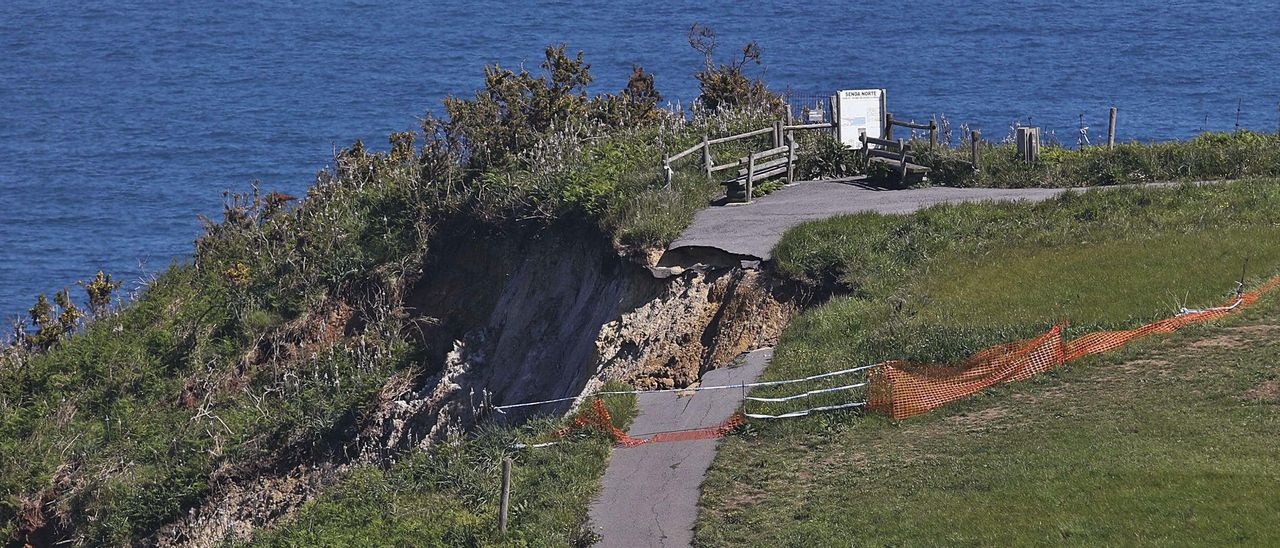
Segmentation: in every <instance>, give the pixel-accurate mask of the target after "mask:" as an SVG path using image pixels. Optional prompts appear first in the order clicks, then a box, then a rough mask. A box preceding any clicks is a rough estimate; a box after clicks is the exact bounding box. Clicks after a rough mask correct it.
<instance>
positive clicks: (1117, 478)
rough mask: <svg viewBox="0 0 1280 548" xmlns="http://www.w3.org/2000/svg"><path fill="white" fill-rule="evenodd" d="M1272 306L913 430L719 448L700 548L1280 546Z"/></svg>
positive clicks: (837, 421)
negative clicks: (1258, 393)
mask: <svg viewBox="0 0 1280 548" xmlns="http://www.w3.org/2000/svg"><path fill="white" fill-rule="evenodd" d="M1277 312H1280V306H1277V299H1276V298H1275V296H1271V297H1269V298H1267V299H1266V300H1265V301H1263V302H1261V303H1259V304H1258V305H1256V306H1255V307H1254V308H1252V309H1249V310H1247V311H1246V312H1244V313H1243V314H1242V316H1240V317H1238V318H1233V319H1231V320H1229V321H1226V322H1222V323H1221V324H1220V325H1216V326H1211V327H1201V328H1192V329H1190V330H1187V331H1184V332H1181V333H1178V334H1175V335H1172V336H1165V337H1159V338H1156V339H1148V340H1145V341H1143V342H1140V343H1136V344H1135V345H1134V346H1133V347H1131V348H1128V349H1125V350H1121V351H1118V352H1117V353H1114V354H1110V355H1105V356H1101V357H1095V358H1088V359H1085V360H1082V361H1079V362H1073V363H1071V364H1069V365H1067V366H1066V367H1065V368H1063V369H1061V370H1058V371H1056V372H1053V373H1050V374H1047V375H1044V376H1041V377H1039V378H1036V379H1033V380H1031V381H1027V382H1024V383H1019V384H1015V385H1008V386H1004V387H1000V388H996V389H993V390H990V391H988V392H986V393H983V394H981V395H979V396H976V397H973V398H970V399H968V400H964V401H962V402H959V403H956V404H953V405H951V406H949V407H947V408H945V409H943V410H940V411H935V412H933V413H930V414H928V415H924V416H922V417H919V418H916V419H912V420H907V421H904V422H901V423H893V422H891V421H888V420H885V419H882V418H879V417H874V416H869V417H854V416H851V415H844V416H841V415H828V416H825V417H817V418H811V419H805V420H803V421H802V422H800V423H794V424H792V425H790V426H788V427H776V428H775V427H772V426H769V425H762V426H758V429H757V430H756V435H755V436H754V437H734V438H730V439H727V440H725V442H723V444H722V445H721V449H720V453H719V455H718V456H717V460H716V463H715V465H713V469H712V471H711V473H710V475H709V476H708V479H707V481H706V482H705V483H704V484H703V497H702V500H701V505H702V507H703V511H702V513H701V515H700V517H699V523H698V530H697V543H698V544H700V545H754V546H812V545H847V544H856V545H904V544H905V545H938V544H948V545H955V544H961V545H974V544H982V545H992V544H1005V545H1029V544H1059V543H1064V542H1065V543H1071V544H1088V545H1100V544H1101V545H1132V544H1144V545H1150V544H1164V545H1168V544H1175V545H1186V544H1199V545H1203V544H1226V543H1231V544H1240V543H1243V544H1250V545H1271V544H1275V543H1276V542H1280V530H1278V529H1276V528H1275V527H1274V516H1275V514H1276V512H1277V511H1280V495H1277V493H1280V464H1278V463H1280V448H1278V446H1277V445H1276V444H1275V432H1276V428H1277V427H1280V401H1277V400H1276V399H1274V396H1273V398H1272V399H1270V400H1266V401H1260V400H1255V399H1250V398H1248V397H1247V396H1246V395H1245V394H1246V393H1247V392H1248V391H1249V390H1251V389H1254V388H1255V387H1257V386H1259V385H1260V384H1261V383H1263V382H1266V381H1270V382H1273V383H1274V382H1278V381H1277V379H1280V374H1277V372H1276V370H1275V367H1274V364H1275V363H1276V362H1277V360H1280V344H1278V343H1277V338H1276V336H1275V335H1276V333H1277V329H1280V327H1277V326H1276V325H1275V324H1274V323H1273V322H1274V319H1273V318H1274V317H1275V314H1276V313H1277Z"/></svg>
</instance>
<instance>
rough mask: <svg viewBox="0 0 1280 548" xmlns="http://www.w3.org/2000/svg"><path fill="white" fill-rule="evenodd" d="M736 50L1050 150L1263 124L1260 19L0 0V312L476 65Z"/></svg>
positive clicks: (292, 166)
mask: <svg viewBox="0 0 1280 548" xmlns="http://www.w3.org/2000/svg"><path fill="white" fill-rule="evenodd" d="M694 22H701V23H705V24H708V25H710V26H711V27H712V28H714V29H715V30H716V31H717V32H718V43H719V54H720V57H722V58H726V57H728V56H731V55H734V54H735V53H736V52H737V51H738V50H739V49H740V48H741V46H742V45H743V44H744V43H745V42H746V41H748V40H756V41H757V42H758V43H759V44H760V46H761V48H762V49H763V53H764V55H763V61H764V64H763V65H761V66H759V67H755V70H756V71H757V73H758V74H761V75H763V77H764V78H765V79H766V80H767V81H768V82H769V83H770V85H771V86H772V87H773V88H775V89H790V90H791V91H792V92H793V93H795V94H796V95H797V96H806V95H812V96H824V95H828V94H830V93H831V92H832V91H834V90H837V89H853V88H886V89H887V90H888V103H889V110H890V111H892V112H894V113H895V114H896V115H898V116H900V117H906V118H916V119H920V120H924V119H927V118H928V117H929V116H930V115H931V114H945V115H946V117H947V118H948V119H949V120H950V121H951V122H952V124H953V125H955V126H956V127H958V126H959V124H961V123H964V124H968V125H970V126H972V127H975V128H978V129H981V130H982V131H983V135H984V136H986V137H988V138H992V137H995V138H999V137H1000V136H1003V135H1005V134H1006V133H1007V132H1008V131H1009V127H1010V125H1011V124H1012V123H1014V122H1015V121H1022V122H1030V123H1031V124H1033V125H1039V126H1042V127H1043V128H1044V130H1043V131H1045V132H1051V133H1052V134H1054V135H1056V136H1057V138H1058V139H1059V140H1060V141H1062V142H1064V143H1067V144H1071V145H1074V144H1075V142H1076V135H1077V134H1078V132H1079V131H1078V130H1079V127H1080V125H1081V115H1083V121H1084V125H1087V126H1089V128H1090V130H1089V131H1090V135H1091V136H1092V138H1094V139H1097V138H1098V137H1099V136H1102V135H1104V134H1105V126H1106V117H1107V109H1108V108H1109V107H1110V106H1112V105H1115V106H1117V107H1118V108H1119V122H1118V136H1119V138H1120V139H1122V140H1130V139H1140V140H1153V139H1154V140H1164V139H1176V138H1185V137H1188V136H1191V135H1194V134H1196V133H1197V132H1199V131H1201V130H1203V129H1213V130H1230V129H1233V128H1234V127H1236V124H1237V119H1238V123H1239V124H1240V125H1241V126H1244V127H1248V128H1254V129H1261V130H1267V131H1274V130H1276V129H1277V125H1278V124H1280V120H1278V116H1280V111H1278V108H1280V70H1278V69H1277V67H1280V3H1277V2H1273V1H1249V2H1241V1H1235V2H1220V3H1212V2H1143V1H1124V2H1120V1H1115V2H1098V1H1094V2H1079V3H1076V2H1016V3H1015V2H1010V3H1003V2H986V1H963V2H961V1H953V2H909V3H899V2H870V1H865V2H835V3H827V2H817V3H792V2H771V1H760V2H696V3H693V2H690V3H683V2H671V3H667V2H621V1H613V2H597V3H587V2H511V3H504V2H492V1H480V2H469V3H441V2H414V1H410V0H402V1H399V2H381V1H380V2H359V1H346V2H344V1H317V2H256V1H244V0H225V1H222V0H220V1H217V2H209V1H200V2H191V1H184V0H176V1H171V2H136V3H135V2H101V3H99V2H80V1H77V2H67V1H40V2H29V1H25V0H6V1H4V2H0V193H2V194H0V318H10V317H16V316H20V315H23V314H25V311H26V309H27V308H28V307H29V306H30V303H31V302H33V300H34V298H35V296H36V294H38V293H41V292H46V293H48V292H53V291H56V290H58V289H60V288H62V287H67V286H71V287H73V290H74V291H76V292H79V291H80V290H79V289H78V288H75V287H74V284H75V282H76V281H77V280H86V279H88V278H90V277H91V276H92V275H93V274H94V273H95V272H96V271H98V270H105V271H107V272H109V273H112V274H114V275H115V276H116V277H117V279H121V280H124V281H125V282H126V288H127V289H128V288H136V287H138V285H139V284H140V283H141V282H142V281H144V280H146V279H148V278H149V277H150V276H153V275H155V274H157V273H159V272H161V271H163V270H164V269H165V268H166V267H167V266H168V265H169V264H170V263H171V262H172V261H175V260H176V261H182V260H186V259H187V258H189V256H190V254H191V252H192V243H191V242H192V240H193V238H194V237H195V236H196V235H197V234H198V233H199V230H200V225H199V222H198V220H197V215H198V214H202V213H203V214H206V215H211V216H212V215H215V214H216V213H217V212H218V211H220V207H221V203H222V193H223V191H225V190H246V189H248V188H249V185H250V183H251V182H252V181H254V180H260V181H261V182H262V186H263V188H264V189H265V190H271V189H276V190H282V191H285V192H289V193H293V194H298V195H301V194H302V193H304V192H305V188H306V186H307V185H308V184H309V183H310V182H311V181H312V180H313V177H314V174H315V172H316V171H317V170H318V169H321V168H323V167H324V166H325V165H326V164H327V163H328V162H329V161H330V160H331V158H332V156H333V153H334V150H335V148H341V147H343V146H345V145H347V144H349V143H351V142H352V141H353V140H355V139H364V140H365V141H366V142H367V143H371V144H374V145H375V146H376V147H378V148H385V146H386V144H385V143H386V136H387V134H388V133H390V132H392V131H399V130H405V129H410V128H413V127H415V125H416V119H417V117H419V116H421V115H422V114H423V113H426V112H429V111H433V112H439V111H440V100H441V98H443V97H445V96H447V95H451V94H452V95H468V94H470V93H473V92H474V90H475V89H476V88H477V87H479V86H480V85H481V83H482V81H483V78H482V69H481V67H482V66H483V65H485V64H491V63H499V64H502V65H504V66H518V65H521V64H523V65H525V66H526V67H529V68H530V69H537V65H538V63H539V62H540V61H541V55H542V49H543V47H544V46H545V45H546V44H548V43H555V42H564V43H567V44H568V45H569V47H570V49H572V50H577V49H581V50H583V51H585V52H586V59H587V60H588V61H589V62H590V63H591V67H592V72H593V73H594V75H595V76H596V81H595V82H594V83H593V84H592V85H591V89H592V90H593V91H616V90H618V89H620V88H621V87H622V85H623V83H624V82H625V81H626V77H627V75H628V73H629V72H630V70H631V67H632V65H634V64H639V65H642V66H644V67H645V68H646V69H648V70H649V71H651V72H653V73H654V74H655V75H656V78H657V85H658V87H659V89H660V90H661V91H662V92H663V93H664V94H665V96H666V98H667V99H668V100H670V101H672V102H679V103H681V104H688V103H689V102H691V101H692V100H693V99H694V98H695V97H696V95H697V88H696V81H695V80H694V79H693V72H694V71H695V70H697V69H698V68H699V66H700V64H701V63H702V61H703V60H702V57H701V55H700V54H699V53H697V52H696V51H694V50H693V49H691V48H690V47H689V45H688V42H687V40H686V32H687V30H688V28H689V26H690V25H691V24H692V23H694Z"/></svg>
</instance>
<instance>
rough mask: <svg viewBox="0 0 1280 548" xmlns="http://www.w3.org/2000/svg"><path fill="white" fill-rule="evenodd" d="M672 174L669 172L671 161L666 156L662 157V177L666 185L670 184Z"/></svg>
mask: <svg viewBox="0 0 1280 548" xmlns="http://www.w3.org/2000/svg"><path fill="white" fill-rule="evenodd" d="M672 175H674V174H673V173H672V172H671V162H670V161H669V160H667V159H666V158H663V159H662V177H663V178H664V179H666V181H667V186H671V177H672Z"/></svg>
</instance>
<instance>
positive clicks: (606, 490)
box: [590, 348, 773, 547]
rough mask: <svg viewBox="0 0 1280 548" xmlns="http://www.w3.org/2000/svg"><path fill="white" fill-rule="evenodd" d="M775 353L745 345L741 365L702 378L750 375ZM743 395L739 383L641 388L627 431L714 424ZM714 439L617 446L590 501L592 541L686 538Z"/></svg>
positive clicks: (682, 541) (722, 380) (713, 380)
mask: <svg viewBox="0 0 1280 548" xmlns="http://www.w3.org/2000/svg"><path fill="white" fill-rule="evenodd" d="M772 356H773V349H772V348H764V349H760V350H756V351H754V352H749V353H748V354H747V355H746V359H745V360H744V362H743V363H742V365H738V366H736V367H732V366H731V367H722V368H720V369H713V370H711V371H708V372H707V373H706V374H704V375H703V376H702V381H701V384H702V386H722V385H731V384H739V383H749V382H752V381H754V380H756V379H757V378H758V377H759V376H760V373H761V372H763V371H764V368H765V365H767V364H768V363H769V358H770V357H772ZM686 394H691V395H686ZM742 395H743V394H742V391H739V390H708V391H705V392H692V393H684V394H681V393H672V392H667V393H654V394H641V395H640V396H639V402H638V403H639V408H640V413H639V414H638V415H637V416H636V418H635V420H634V421H632V423H631V428H630V429H629V430H627V433H628V434H630V435H632V436H636V437H648V436H650V435H652V434H654V433H657V432H671V431H676V430H688V429H694V428H703V427H708V426H716V425H718V424H720V423H722V422H724V421H725V420H726V419H728V418H729V417H730V416H731V415H733V413H734V412H735V411H737V410H738V407H739V406H741V405H742ZM717 443H719V440H717V439H708V440H693V441H669V442H662V443H646V444H643V445H638V446H635V447H628V448H621V447H620V448H615V449H614V450H613V454H612V455H610V456H609V467H608V469H606V470H605V473H604V480H603V483H604V485H603V488H602V489H601V491H600V495H599V496H598V497H597V498H596V500H595V501H594V502H592V504H591V508H590V516H591V524H592V529H593V530H595V532H596V533H599V534H600V535H601V537H602V540H601V541H600V543H599V544H597V546H605V547H611V546H627V547H630V546H664V547H665V546H689V544H690V543H691V542H692V541H693V522H694V519H696V518H697V516H698V494H699V487H700V486H701V484H702V478H703V476H704V475H705V474H706V472H707V468H708V467H709V466H711V460H712V459H714V458H715V456H716V444H717Z"/></svg>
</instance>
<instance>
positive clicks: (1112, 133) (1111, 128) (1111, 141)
mask: <svg viewBox="0 0 1280 548" xmlns="http://www.w3.org/2000/svg"><path fill="white" fill-rule="evenodd" d="M1107 148H1108V149H1113V148H1116V107H1111V117H1110V118H1109V119H1108V120H1107Z"/></svg>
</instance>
